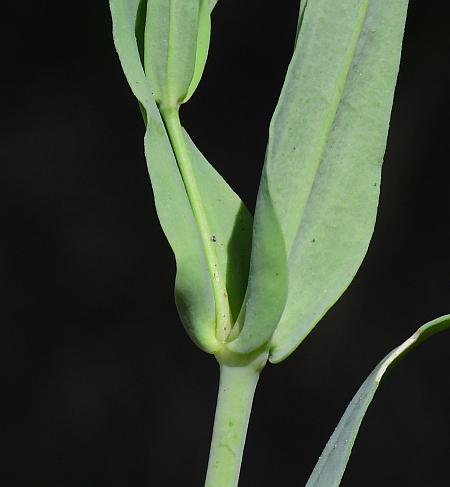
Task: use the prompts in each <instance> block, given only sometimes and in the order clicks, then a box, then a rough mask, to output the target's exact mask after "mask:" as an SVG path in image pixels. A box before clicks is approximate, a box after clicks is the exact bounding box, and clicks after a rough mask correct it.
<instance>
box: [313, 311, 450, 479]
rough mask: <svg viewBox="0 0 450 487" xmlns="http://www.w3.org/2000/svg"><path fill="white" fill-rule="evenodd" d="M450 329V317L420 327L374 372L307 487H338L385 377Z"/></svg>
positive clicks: (364, 385)
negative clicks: (398, 363)
mask: <svg viewBox="0 0 450 487" xmlns="http://www.w3.org/2000/svg"><path fill="white" fill-rule="evenodd" d="M448 328H450V315H446V316H442V317H441V318H437V319H435V320H433V321H430V322H429V323H427V324H425V325H423V326H422V327H420V328H419V329H418V330H417V331H416V332H415V333H414V335H412V336H411V337H410V338H408V340H406V341H405V342H404V343H402V344H401V345H400V346H398V347H397V348H395V349H394V350H393V351H392V352H391V353H390V354H388V355H387V356H386V357H385V358H384V359H383V360H382V361H381V362H380V363H379V364H378V365H377V367H375V369H374V370H373V371H372V373H371V374H370V375H369V377H368V378H367V379H366V380H365V382H364V383H363V385H362V386H361V387H360V388H359V390H358V392H357V393H356V394H355V397H354V398H353V399H352V401H351V403H350V404H349V406H348V407H347V409H346V411H345V413H344V415H343V416H342V419H341V420H340V422H339V424H338V425H337V427H336V429H335V431H334V433H333V434H332V436H331V438H330V439H329V441H328V443H327V445H326V447H325V449H324V450H323V452H322V455H321V456H320V458H319V461H318V462H317V465H316V466H315V468H314V470H313V472H312V474H311V477H310V478H309V480H308V483H307V484H306V487H337V486H338V485H339V484H340V483H341V479H342V476H343V474H344V471H345V467H346V466H347V463H348V460H349V458H350V454H351V451H352V448H353V444H354V442H355V439H356V435H357V434H358V431H359V427H360V426H361V422H362V420H363V418H364V415H365V414H366V411H367V408H368V407H369V405H370V403H371V402H372V399H373V397H374V395H375V392H376V391H377V389H378V386H379V384H380V381H381V379H382V378H383V376H384V374H385V373H386V372H387V371H389V370H390V369H391V368H392V367H393V366H394V365H395V364H396V363H397V362H398V361H399V360H400V359H402V358H403V357H404V356H405V355H406V354H407V353H408V352H409V351H411V350H412V349H413V348H414V347H416V346H417V345H419V344H420V343H421V342H423V341H424V340H426V339H427V338H429V337H430V336H432V335H435V334H436V333H439V332H440V331H443V330H447V329H448Z"/></svg>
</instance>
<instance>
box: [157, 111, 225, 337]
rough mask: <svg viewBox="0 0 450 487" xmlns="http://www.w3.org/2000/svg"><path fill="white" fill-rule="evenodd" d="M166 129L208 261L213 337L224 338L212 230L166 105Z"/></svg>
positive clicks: (183, 139)
mask: <svg viewBox="0 0 450 487" xmlns="http://www.w3.org/2000/svg"><path fill="white" fill-rule="evenodd" d="M161 115H162V117H163V120H164V123H165V125H166V129H167V133H168V135H169V139H170V142H171V144H172V148H173V151H174V153H175V157H176V159H177V164H178V167H179V169H180V173H181V177H182V178H183V182H184V186H185V188H186V193H187V195H188V198H189V202H190V204H191V208H192V212H193V214H194V218H195V220H196V222H197V225H198V228H199V232H200V237H201V240H202V244H203V248H204V251H205V256H206V261H207V264H208V270H209V275H210V277H211V282H212V286H213V291H214V300H215V303H216V330H217V338H218V339H219V340H220V341H221V342H225V340H226V339H227V337H228V335H229V333H230V331H231V317H230V307H229V304H228V295H227V290H226V285H225V278H224V276H222V273H221V269H220V266H219V261H218V258H217V253H216V249H215V248H214V243H213V240H212V233H211V229H210V226H209V222H208V219H207V216H206V212H205V208H204V206H203V202H202V198H201V194H200V191H199V188H198V185H197V181H196V178H195V173H194V171H193V168H192V163H191V158H190V153H189V149H188V147H187V144H186V137H185V133H184V130H183V127H182V126H181V122H180V118H179V114H178V110H177V109H174V108H170V109H167V110H161Z"/></svg>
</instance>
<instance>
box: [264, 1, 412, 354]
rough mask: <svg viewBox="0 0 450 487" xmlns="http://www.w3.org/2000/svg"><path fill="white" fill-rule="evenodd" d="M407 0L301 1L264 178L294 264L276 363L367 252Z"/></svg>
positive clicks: (320, 313)
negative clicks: (293, 45)
mask: <svg viewBox="0 0 450 487" xmlns="http://www.w3.org/2000/svg"><path fill="white" fill-rule="evenodd" d="M407 3H408V2H407V0H396V1H389V2H387V1H386V2H384V1H383V2H380V1H377V0H342V1H340V2H336V1H335V0H309V1H308V2H303V3H302V12H301V13H302V14H303V19H302V22H301V26H300V32H299V37H298V42H297V44H296V48H295V51H294V55H293V58H292V61H291V63H290V66H289V69H288V72H287V76H286V81H285V83H284V86H283V90H282V93H281V96H280V100H279V102H278V106H277V108H276V110H275V113H274V116H273V119H272V122H271V127H270V137H269V144H268V148H267V156H266V171H265V173H264V176H263V177H265V178H267V182H265V183H264V184H266V185H267V187H268V188H269V194H270V195H271V197H272V204H273V207H274V209H275V212H276V215H277V217H278V219H279V222H280V225H281V229H282V233H283V237H284V240H285V244H286V250H287V254H288V268H289V285H288V296H287V301H286V306H285V309H284V311H283V315H282V317H281V319H280V322H279V324H278V326H277V328H276V331H275V333H274V335H273V338H272V341H271V354H270V361H271V362H279V361H281V360H283V359H284V358H285V357H286V356H287V355H289V354H290V353H291V352H292V351H293V350H294V349H295V348H296V347H297V346H298V345H299V343H300V342H301V341H302V340H303V339H304V338H305V336H306V335H307V334H308V333H309V332H310V331H311V329H312V328H313V327H314V326H315V324H316V323H317V322H318V321H319V320H320V319H321V318H322V316H323V315H324V314H325V313H326V311H327V310H328V309H329V308H330V307H331V306H332V305H333V304H334V303H335V302H336V300H337V299H338V298H339V296H340V295H341V294H342V293H343V292H344V290H345V289H346V288H347V286H348V285H349V284H350V282H351V280H352V279H353V277H354V275H355V273H356V271H357V269H358V267H359V266H360V264H361V262H362V260H363V258H364V255H365V254H366V251H367V248H368V245H369V241H370V238H371V235H372V233H373V228H374V224H375V217H376V210H377V205H378V196H379V185H380V175H381V163H382V160H383V154H384V151H385V146H386V138H387V133H388V125H389V118H390V112H391V107H392V99H393V93H394V88H395V83H396V78H397V72H398V67H399V61H400V51H401V44H402V37H403V30H404V24H405V19H406V11H407Z"/></svg>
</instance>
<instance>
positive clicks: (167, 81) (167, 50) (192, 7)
mask: <svg viewBox="0 0 450 487" xmlns="http://www.w3.org/2000/svg"><path fill="white" fill-rule="evenodd" d="M199 13H200V0H151V1H149V2H148V3H147V18H146V25H145V36H144V68H145V73H146V74H147V77H148V78H149V80H150V84H151V86H152V88H153V93H154V95H155V99H156V102H157V103H158V104H160V105H163V106H165V107H176V106H178V105H179V104H180V103H181V101H182V100H183V99H184V98H186V95H187V93H188V91H189V87H190V86H191V81H192V78H193V76H194V71H195V67H196V58H197V38H198V30H199V29H198V28H199ZM208 16H209V15H208ZM203 23H204V21H203ZM206 52H207V50H206ZM205 60H206V58H205ZM203 65H204V64H203ZM202 71H203V70H202ZM198 76H201V73H200V75H198ZM198 79H200V78H198Z"/></svg>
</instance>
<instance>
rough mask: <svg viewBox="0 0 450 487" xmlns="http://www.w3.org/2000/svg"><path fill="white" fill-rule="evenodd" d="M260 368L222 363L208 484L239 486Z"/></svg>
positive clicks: (250, 365)
mask: <svg viewBox="0 0 450 487" xmlns="http://www.w3.org/2000/svg"><path fill="white" fill-rule="evenodd" d="M259 373H260V369H259V368H258V367H256V366H255V363H254V362H253V363H251V364H249V365H246V366H237V367H234V366H229V365H223V364H221V365H220V383H219V395H218V398H217V407H216V416H215V419H214V430H213V436H212V441H211V450H210V454H209V463H208V472H207V474H206V482H205V487H236V486H237V485H238V481H239V472H240V470H241V462H242V454H243V451H244V445H245V438H246V435H247V427H248V421H249V418H250V413H251V410H252V403H253V396H254V394H255V388H256V384H257V382H258V378H259Z"/></svg>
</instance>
